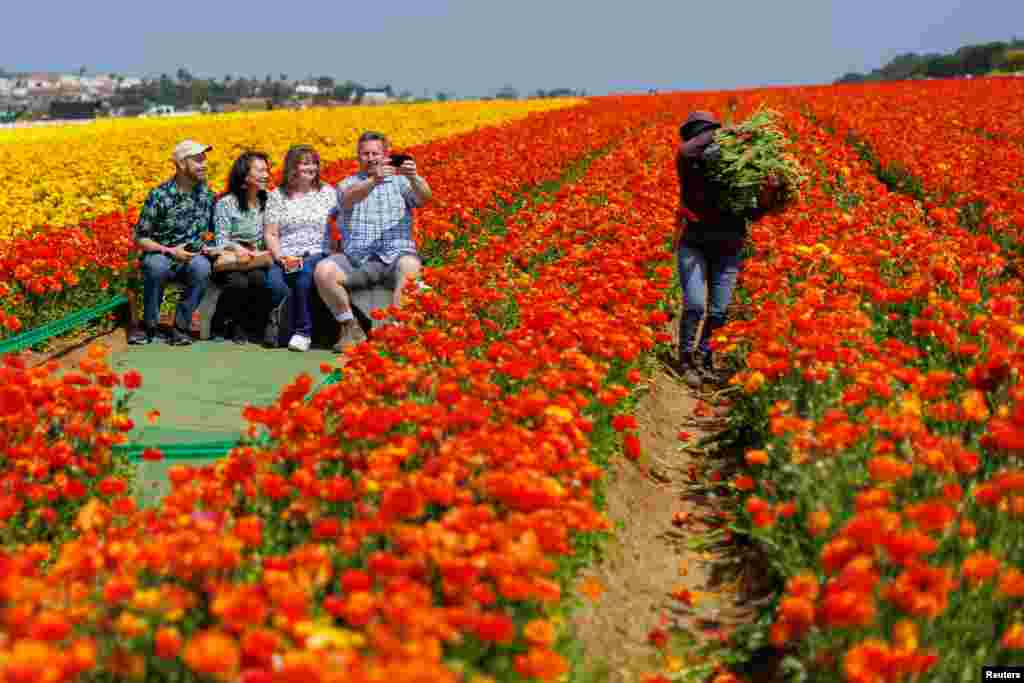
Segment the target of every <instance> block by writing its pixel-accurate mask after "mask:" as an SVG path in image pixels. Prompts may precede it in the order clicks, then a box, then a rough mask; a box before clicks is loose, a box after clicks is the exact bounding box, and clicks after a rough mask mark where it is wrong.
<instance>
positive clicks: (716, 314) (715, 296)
mask: <svg viewBox="0 0 1024 683" xmlns="http://www.w3.org/2000/svg"><path fill="white" fill-rule="evenodd" d="M677 259H678V266H679V282H680V284H682V286H683V299H684V301H683V315H682V317H681V319H680V321H679V357H680V358H685V357H686V354H688V353H691V352H692V351H693V350H694V348H693V347H694V341H697V340H695V337H696V336H697V326H698V325H699V324H700V321H701V318H703V317H704V309H705V307H706V308H707V313H708V316H707V320H706V321H705V323H704V328H703V329H702V330H701V334H700V340H699V341H697V349H696V350H697V353H698V354H699V355H700V356H701V359H702V361H703V363H704V364H705V365H710V364H711V345H710V343H709V342H710V340H711V335H712V334H713V333H714V332H715V330H717V329H718V328H720V327H722V325H724V324H725V313H726V310H727V309H728V308H729V302H730V301H732V290H733V289H734V288H735V287H736V278H737V276H738V275H739V272H740V261H741V258H740V254H739V252H738V251H736V252H733V250H727V251H724V252H717V251H715V250H710V249H700V248H698V247H694V246H691V245H687V244H681V245H680V246H679V253H678V254H677ZM709 289H710V290H711V291H710V302H709V301H708V290H709Z"/></svg>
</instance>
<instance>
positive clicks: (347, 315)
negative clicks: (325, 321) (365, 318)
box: [334, 309, 355, 323]
mask: <svg viewBox="0 0 1024 683" xmlns="http://www.w3.org/2000/svg"><path fill="white" fill-rule="evenodd" d="M354 317H355V316H353V315H352V309H349V310H347V311H345V312H344V313H338V314H337V315H335V316H334V318H335V319H336V320H337V321H338V322H339V323H345V322H348V321H349V320H352V319H353V318H354Z"/></svg>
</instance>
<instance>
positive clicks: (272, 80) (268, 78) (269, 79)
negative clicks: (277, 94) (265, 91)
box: [263, 74, 274, 85]
mask: <svg viewBox="0 0 1024 683" xmlns="http://www.w3.org/2000/svg"><path fill="white" fill-rule="evenodd" d="M263 82H264V83H266V84H267V85H270V84H271V83H273V82H274V79H273V78H271V77H270V74H267V78H266V80H264V81H263Z"/></svg>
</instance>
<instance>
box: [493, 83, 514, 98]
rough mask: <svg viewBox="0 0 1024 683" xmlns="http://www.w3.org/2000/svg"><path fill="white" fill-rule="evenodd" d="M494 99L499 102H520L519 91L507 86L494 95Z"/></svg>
mask: <svg viewBox="0 0 1024 683" xmlns="http://www.w3.org/2000/svg"><path fill="white" fill-rule="evenodd" d="M494 98H495V99H498V100H518V99H519V91H518V90H516V89H515V88H514V87H512V86H511V85H506V86H504V87H502V88H501V90H499V91H498V92H496V93H495V94H494Z"/></svg>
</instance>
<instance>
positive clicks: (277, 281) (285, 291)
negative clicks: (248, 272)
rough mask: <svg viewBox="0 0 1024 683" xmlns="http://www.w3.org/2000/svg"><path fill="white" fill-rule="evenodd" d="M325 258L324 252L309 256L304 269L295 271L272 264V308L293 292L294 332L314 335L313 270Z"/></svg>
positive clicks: (270, 279)
mask: <svg viewBox="0 0 1024 683" xmlns="http://www.w3.org/2000/svg"><path fill="white" fill-rule="evenodd" d="M323 258H324V255H323V254H313V255H311V256H307V257H306V258H305V259H304V260H303V262H302V269H301V270H297V271H295V272H294V273H285V272H284V268H282V267H281V264H279V263H275V264H274V265H272V266H270V272H269V273H267V288H268V289H270V309H271V310H274V309H275V308H277V307H278V306H280V305H281V302H282V301H284V300H285V299H286V298H287V297H288V295H289V294H291V297H292V302H291V313H292V320H291V322H292V324H291V328H292V332H293V334H300V335H302V336H303V337H312V336H313V313H312V303H313V302H312V299H311V297H312V295H313V292H314V291H316V287H315V286H314V284H313V271H315V270H316V264H318V263H320V261H322V260H323Z"/></svg>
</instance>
